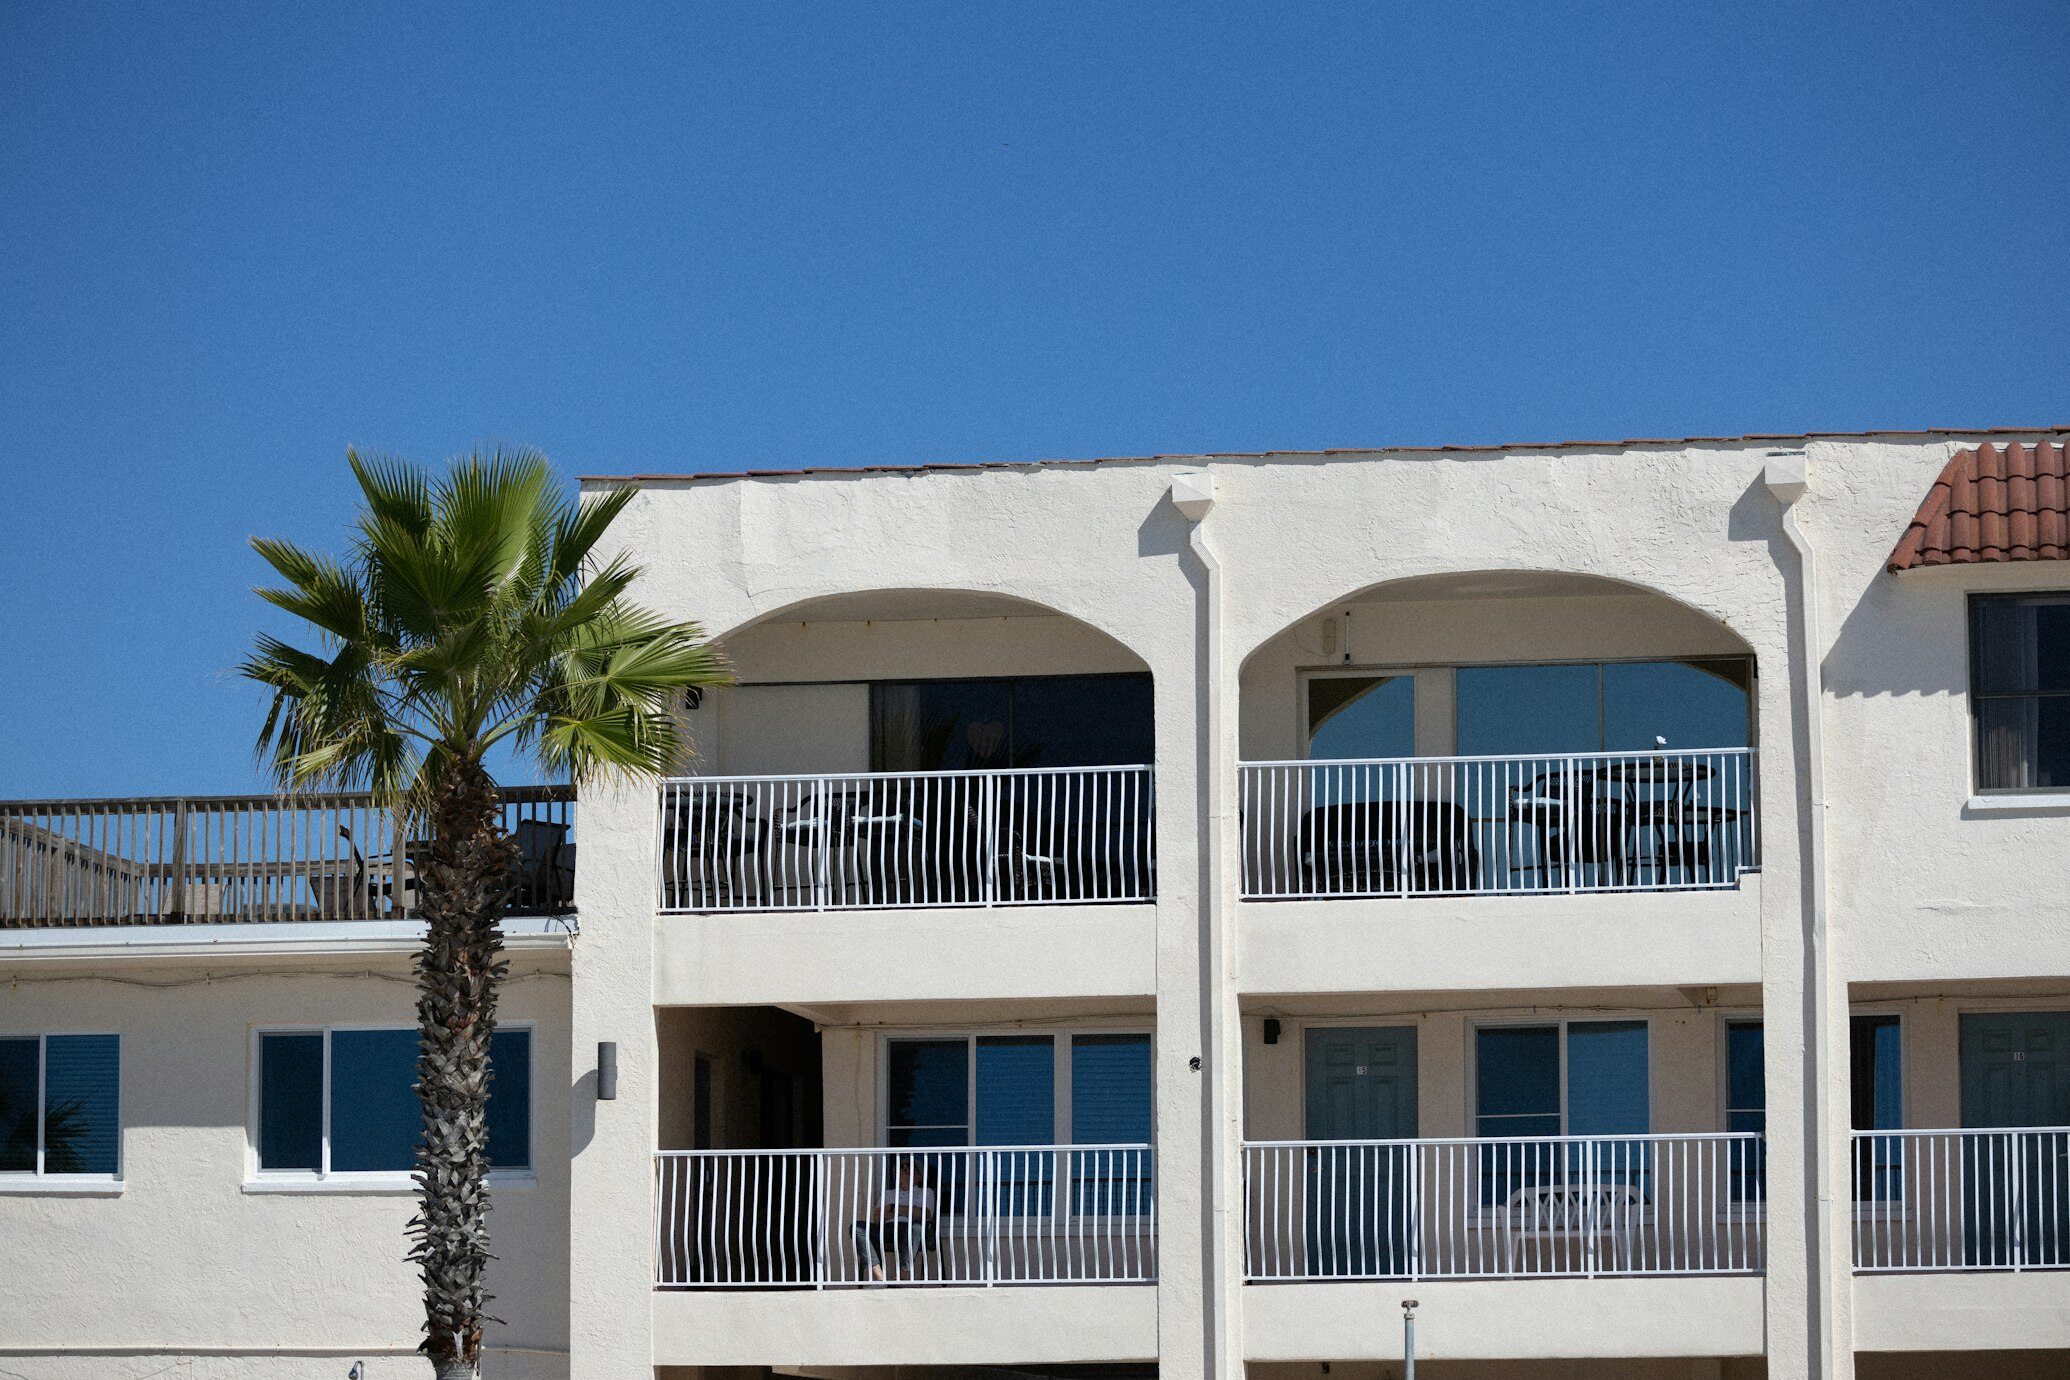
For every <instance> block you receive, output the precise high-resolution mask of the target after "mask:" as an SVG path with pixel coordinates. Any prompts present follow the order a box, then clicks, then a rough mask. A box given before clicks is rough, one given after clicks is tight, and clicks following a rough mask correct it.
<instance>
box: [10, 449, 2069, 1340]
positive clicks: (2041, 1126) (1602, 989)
mask: <svg viewBox="0 0 2070 1380" xmlns="http://www.w3.org/2000/svg"><path fill="white" fill-rule="evenodd" d="M2064 475H2065V459H2064V450H2063V447H2062V445H2061V444H2060V435H2059V434H2058V433H2049V432H2041V433H2034V432H2019V433H2012V432H2008V433H2004V434H1997V433H1908V434H1889V435H1868V436H1806V437H1790V438H1769V437H1757V438H1740V439H1730V440H1715V441H1674V442H1627V443H1617V444H1568V445H1554V446H1536V447H1529V446H1527V447H1507V448H1485V449H1476V448H1457V449H1431V450H1416V451H1373V452H1351V451H1346V452H1328V453H1321V454H1262V455H1230V456H1195V457H1183V458H1164V457H1157V458H1149V459H1132V460H1108V461H1098V462H1085V463H1059V464H1045V465H1000V466H969V467H958V466H930V467H921V468H914V469H899V470H867V471H857V470H833V469H825V470H798V471H783V472H768V473H756V472H750V473H748V474H745V475H713V476H700V477H681V476H673V477H672V476H637V477H636V478H637V480H638V482H639V484H640V485H641V490H642V491H641V494H640V496H639V497H638V498H637V499H636V500H635V502H634V503H633V505H632V506H631V507H630V508H629V509H628V510H627V512H626V514H625V516H624V518H623V519H622V521H621V524H620V527H619V535H620V537H621V539H622V540H623V541H624V543H625V544H626V546H627V547H628V549H630V550H631V551H632V553H633V554H634V555H635V556H636V557H637V558H638V559H639V560H640V561H641V562H642V563H643V564H644V565H645V566H646V567H647V572H648V573H647V576H646V577H645V581H644V584H643V589H642V597H643V599H644V600H645V601H646V602H648V603H650V604H653V605H655V606H657V607H660V608H662V609H665V610H666V611H668V612H670V613H671V614H680V615H685V616H692V617H696V618H698V619H700V620H702V621H703V622H704V623H705V624H706V625H707V627H709V628H710V629H711V630H712V631H713V632H714V633H715V634H716V635H718V636H719V637H721V639H722V640H723V641H724V643H725V645H726V647H727V649H728V651H729V653H730V655H731V657H732V659H733V662H734V665H735V668H736V671H737V673H738V676H739V681H740V684H739V685H738V686H737V687H735V688H732V689H729V690H725V691H721V692H716V693H714V694H712V695H710V696H707V697H706V698H705V699H704V700H703V701H702V702H701V703H699V704H698V705H696V706H695V707H694V708H693V709H691V711H690V717H691V721H692V724H693V728H694V731H695V735H696V739H697V742H698V744H699V749H700V751H699V757H698V760H696V761H695V762H693V763H690V764H687V766H686V774H685V775H684V776H683V777H682V778H680V779H678V780H673V781H670V782H667V783H664V784H663V785H662V786H660V787H659V788H655V787H651V786H643V787H639V788H631V789H626V790H623V791H619V792H614V793H606V794H595V793H592V794H588V795H585V796H584V798H583V799H582V800H581V801H580V803H579V817H571V815H570V813H569V807H568V805H567V804H566V802H565V801H564V800H559V799H556V798H554V797H553V796H552V794H551V793H537V794H536V795H535V796H530V797H527V798H526V799H525V800H523V801H520V802H517V803H515V804H513V806H512V807H511V808H512V811H513V815H512V818H513V822H514V823H518V822H519V821H522V824H521V828H522V830H523V832H524V837H525V839H526V851H527V868H528V871H527V884H526V889H525V891H524V892H523V894H522V895H521V897H520V905H519V906H518V908H517V909H518V910H519V911H520V912H521V914H518V915H515V916H513V918H512V920H511V922H510V928H511V930H512V933H513V949H514V960H515V972H514V980H513V983H512V986H511V988H510V992H509V996H508V998H507V1007H506V1020H507V1024H508V1025H509V1026H510V1030H511V1034H512V1036H513V1037H514V1043H512V1044H511V1045H510V1046H509V1052H508V1054H507V1055H505V1054H499V1083H498V1097H499V1098H501V1099H502V1101H501V1102H500V1103H499V1104H498V1106H499V1113H498V1114H499V1116H500V1118H501V1119H500V1120H499V1121H498V1123H497V1125H498V1127H499V1132H498V1134H499V1135H500V1136H501V1137H502V1139H501V1140H500V1141H499V1142H498V1144H499V1145H501V1146H502V1147H503V1148H502V1149H500V1150H499V1149H494V1147H492V1151H493V1153H495V1155H496V1160H497V1164H498V1167H499V1173H498V1195H497V1200H496V1202H497V1206H496V1212H495V1216H494V1219H493V1225H494V1228H495V1231H496V1246H495V1249H496V1252H497V1254H498V1256H499V1258H500V1259H499V1264H498V1267H497V1270H498V1273H497V1276H496V1278H495V1280H494V1281H493V1283H492V1287H493V1289H494V1291H495V1292H496V1294H497V1295H498V1304H497V1306H496V1310H495V1311H496V1312H497V1313H498V1315H499V1316H500V1317H501V1318H502V1319H503V1320H504V1322H503V1323H502V1325H500V1326H499V1327H497V1328H495V1329H494V1330H493V1331H492V1334H491V1345H492V1351H491V1354H490V1357H489V1363H488V1373H489V1374H490V1375H491V1376H496V1377H502V1376H517V1377H530V1376H535V1375H536V1376H573V1377H579V1378H580V1380H603V1377H621V1376H628V1375H653V1376H656V1377H693V1376H703V1375H757V1374H767V1373H772V1372H773V1373H775V1374H793V1375H810V1376H828V1377H854V1380H878V1377H885V1378H886V1380H888V1378H889V1377H892V1376H899V1377H918V1376H930V1375H940V1376H948V1375H958V1374H1037V1375H1072V1376H1088V1377H1090V1376H1102V1377H1119V1376H1128V1375H1138V1374H1142V1375H1148V1374H1162V1375H1167V1376H1214V1377H1234V1376H1239V1375H1249V1376H1252V1377H1257V1378H1258V1380H1282V1378H1283V1377H1286V1378H1291V1377H1307V1376H1319V1375H1323V1374H1325V1373H1327V1374H1329V1375H1331V1376H1345V1375H1349V1376H1361V1377H1377V1376H1382V1375H1387V1376H1392V1375H1397V1374H1399V1373H1400V1368H1401V1361H1400V1357H1401V1351H1402V1328H1401V1310H1400V1303H1401V1301H1402V1300H1403V1299H1405V1298H1414V1299H1416V1300H1418V1301H1419V1309H1418V1314H1417V1337H1418V1343H1419V1354H1420V1368H1421V1373H1422V1374H1424V1375H1425V1376H1427V1377H1439V1378H1440V1380H1442V1377H1448V1376H1489V1377H1504V1378H1505V1380H1506V1378H1507V1377H1520V1378H1521V1377H1541V1376H1542V1377H1570V1376H1572V1377H1579V1376H1589V1377H1632V1380H1639V1378H1640V1377H1645V1378H1646V1380H1652V1377H1675V1380H1683V1377H1752V1376H1762V1375H1766V1376H1774V1377H1808V1376H1819V1377H1845V1376H1850V1375H1855V1374H1859V1375H1862V1376H1864V1377H1871V1376H1877V1377H1880V1376H1890V1377H1911V1376H1922V1377H1925V1376H1933V1377H1941V1376H1950V1377H1959V1376H2015V1377H2017V1376H2028V1375H2032V1376H2042V1375H2055V1374H2059V1373H2062V1371H2063V1369H2064V1368H2065V1367H2066V1366H2070V1272H2066V1269H2070V1129H2063V1128H2066V1127H2070V1068H2066V1067H2065V1066H2064V1065H2063V1062H2062V1061H2063V1058H2064V1053H2063V1050H2064V1047H2065V1045H2066V1042H2070V532H2066V530H2065V527H2066V522H2070V497H2066V495H2065V491H2064V490H2065V479H2064ZM585 482H586V483H587V484H589V485H590V486H592V487H604V486H608V485H611V484H614V483H620V482H624V478H600V479H595V480H589V481H585ZM1893 567H1899V568H1896V569H1893ZM325 811H329V812H330V813H325ZM283 820H286V821H288V822H287V823H283V822H282V821H283ZM341 823H342V824H343V825H344V831H343V832H342V833H341V832H340V830H339V828H338V827H337V826H338V825H340V824H341ZM0 830H4V832H0V850H4V851H0V916H7V917H10V918H9V919H8V920H7V921H5V922H0V1280H4V1284H0V1375H6V1374H18V1375H24V1376H32V1377H36V1378H37V1380H43V1378H44V1377H71V1376H86V1375H93V1376H95V1377H103V1376H110V1375H116V1376H121V1375H134V1376H137V1377H142V1376H145V1375H152V1374H163V1373H172V1374H191V1375H197V1376H226V1377H228V1376H236V1377H246V1376H250V1377H269V1378H270V1377H275V1376H280V1377H285V1376H304V1375H338V1376H343V1375H345V1374H346V1372H347V1370H348V1368H349V1367H351V1366H352V1365H353V1364H354V1363H355V1362H361V1363H363V1364H364V1372H363V1373H364V1375H365V1376H366V1377H368V1380H375V1378H376V1377H388V1376H396V1375H407V1374H414V1373H415V1369H414V1367H415V1366H416V1365H417V1363H416V1362H415V1361H413V1360H412V1359H411V1358H410V1356H409V1352H410V1349H411V1347H412V1346H413V1345H414V1343H415V1339H416V1335H417V1333H416V1326H417V1324H416V1315H415V1308H414V1305H415V1292H414V1284H413V1281H412V1278H411V1276H410V1274H409V1271H408V1269H407V1268H406V1267H405V1266H403V1265H402V1264H401V1263H400V1245H399V1243H400V1241H401V1232H402V1224H403V1222H404V1220H405V1219H406V1218H407V1217H408V1215H409V1203H408V1198H407V1180H406V1178H405V1177H404V1176H401V1175H400V1174H398V1173H397V1172H396V1170H395V1168H394V1165H395V1162H396V1156H397V1155H398V1154H399V1153H401V1152H402V1150H406V1144H404V1145H402V1146H401V1147H400V1149H399V1147H398V1143H397V1141H396V1138H395V1133H394V1131H393V1124H394V1113H393V1108H394V1106H395V1105H396V1097H397V1095H398V1094H397V1092H396V1089H395V1087H394V1086H393V1084H394V1081H395V1080H394V1078H393V1077H388V1078H387V1080H386V1081H385V1082H384V1081H383V1075H382V1074H381V1072H380V1070H381V1069H383V1068H386V1067H388V1065H387V1064H384V1063H383V1062H382V1061H383V1060H384V1059H388V1060H390V1061H391V1062H392V1059H393V1044H392V1039H391V1037H390V1036H389V1035H388V1034H387V1032H388V1031H390V1030H392V1029H394V1028H396V1027H400V1026H406V1025H407V1024H408V1022H409V1016H410V1000H411V998H410V988H409V986H408V982H407V972H408V970H407V960H406V954H407V949H408V945H409V942H410V941H409V934H410V929H411V926H410V922H408V921H407V920H406V919H399V918H394V917H395V915H396V913H397V911H398V909H399V908H406V906H407V894H408V882H407V871H408V868H407V855H408V845H407V841H402V842H401V843H400V845H399V846H398V843H397V841H396V840H395V838H394V834H393V830H392V828H390V827H389V826H388V822H385V821H383V820H382V819H380V818H378V817H376V816H374V815H372V814H371V812H367V811H364V810H362V809H358V808H357V807H355V806H353V805H351V803H350V802H337V803H334V804H332V805H328V806H323V807H315V808H304V809H299V810H296V811H285V810H281V809H278V808H276V807H273V806H272V805H270V804H269V803H267V802H257V801H254V802H242V803H239V802H184V803H175V802H112V803H98V804H94V803H86V802H70V803H65V804H55V805H54V804H51V803H40V804H29V805H9V806H6V807H4V809H0ZM578 840H579V850H580V859H581V862H580V868H579V870H578V869H576V868H575V867H574V857H575V850H576V847H577V843H578ZM571 877H572V882H571V881H570V878H571ZM571 888H572V890H571ZM571 901H572V904H570V902H571ZM116 922H119V923H116ZM578 922H579V923H578ZM10 1077H12V1078H13V1080H14V1081H13V1083H12V1084H11V1085H10V1084H9V1083H8V1082H7V1080H8V1079H9V1078H10ZM25 1080H27V1081H25ZM10 1086H11V1087H12V1088H13V1090H14V1091H13V1092H12V1094H9V1093H8V1091H7V1089H8V1088H9V1087H10ZM28 1087H33V1089H34V1091H33V1092H24V1091H23V1089H24V1088H28ZM403 1093H404V1094H406V1093H407V1087H406V1085H405V1086H404V1088H403ZM520 1093H521V1094H522V1096H520ZM606 1094H609V1095H608V1096H606ZM10 1096H11V1098H12V1101H11V1102H9V1101H8V1100H7V1099H8V1098H9V1097H10ZM8 1106H12V1107H13V1108H15V1109H16V1111H15V1114H14V1116H13V1122H14V1124H13V1125H12V1126H10V1125H9V1124H8V1112H7V1110H6V1108H7V1107H8ZM22 1108H27V1109H28V1111H29V1112H30V1113H33V1116H29V1117H28V1118H27V1120H28V1121H29V1122H32V1123H33V1125H30V1127H29V1129H28V1130H26V1131H25V1130H23V1129H22V1128H23V1124H24V1114H23V1113H22V1112H21V1110H20V1109H22ZM2049 1128H2055V1129H2049ZM24 1145H26V1146H27V1147H28V1150H27V1152H26V1154H27V1166H26V1168H25V1167H23V1166H24V1159H23V1157H24V1153H25V1152H24V1151H23V1150H22V1148H21V1147H22V1146H24ZM506 1166H507V1167H506ZM879 1276H882V1278H879Z"/></svg>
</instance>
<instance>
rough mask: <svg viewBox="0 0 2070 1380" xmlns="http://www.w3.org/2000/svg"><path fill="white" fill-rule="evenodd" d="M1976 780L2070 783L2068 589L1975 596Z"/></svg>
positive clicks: (1999, 787) (2052, 786)
mask: <svg viewBox="0 0 2070 1380" xmlns="http://www.w3.org/2000/svg"><path fill="white" fill-rule="evenodd" d="M1969 607H1970V633H1969V645H1970V698H1971V705H1972V712H1973V713H1974V715H1975V718H1976V754H1977V787H1978V789H1980V790H1986V791H2008V790H2010V791H2017V790H2064V789H2070V595H2065V594H1978V595H1972V596H1971V597H1970V605H1969Z"/></svg>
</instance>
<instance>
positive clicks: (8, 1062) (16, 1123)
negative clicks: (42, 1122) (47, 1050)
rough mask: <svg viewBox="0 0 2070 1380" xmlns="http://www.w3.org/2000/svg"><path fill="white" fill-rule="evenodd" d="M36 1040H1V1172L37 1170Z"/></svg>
mask: <svg viewBox="0 0 2070 1380" xmlns="http://www.w3.org/2000/svg"><path fill="white" fill-rule="evenodd" d="M36 1061H37V1054H36V1041H35V1040H34V1039H33V1038H31V1039H27V1040H0V1173H6V1174H32V1173H34V1172H35V1170H36Z"/></svg>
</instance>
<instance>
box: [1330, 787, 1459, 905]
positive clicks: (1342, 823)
mask: <svg viewBox="0 0 2070 1380" xmlns="http://www.w3.org/2000/svg"><path fill="white" fill-rule="evenodd" d="M1301 871H1302V875H1303V878H1304V880H1305V881H1306V883H1307V888H1308V890H1309V891H1311V892H1317V891H1320V892H1332V893H1352V894H1365V895H1384V894H1390V893H1396V892H1404V891H1406V892H1445V891H1467V890H1470V889H1472V887H1473V886H1474V885H1475V879H1476V878H1478V877H1479V875H1480V854H1479V850H1478V849H1477V848H1476V846H1475V843H1474V835H1473V821H1472V820H1471V819H1470V818H1469V817H1468V815H1467V813H1466V811H1465V809H1464V808H1462V807H1461V806H1459V805H1456V804H1454V803H1452V802H1451V801H1449V800H1360V801H1352V802H1349V803H1346V804H1342V805H1318V806H1317V807H1315V808H1314V809H1312V810H1310V811H1308V812H1307V813H1306V814H1305V815H1303V816H1302V817H1301Z"/></svg>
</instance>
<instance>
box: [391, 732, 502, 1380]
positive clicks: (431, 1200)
mask: <svg viewBox="0 0 2070 1380" xmlns="http://www.w3.org/2000/svg"><path fill="white" fill-rule="evenodd" d="M517 860H518V850H517V844H516V843H515V842H514V841H512V840H511V839H510V838H509V837H508V836H507V835H506V834H505V833H504V832H503V829H502V825H501V821H500V815H499V811H498V808H497V800H496V783H495V782H493V781H491V780H490V779H489V774H488V773H487V772H486V771H484V770H483V769H482V768H481V766H480V765H479V764H478V763H474V762H462V763H460V764H458V765H456V766H454V767H453V768H452V769H451V770H450V771H448V772H447V773H446V775H445V778H444V780H443V781H442V782H441V783H440V785H439V790H438V795H437V798H436V799H435V800H434V802H433V805H432V820H431V843H430V849H429V854H428V856H427V857H425V858H424V859H423V860H422V861H421V862H420V863H419V865H418V869H417V886H418V899H419V905H420V908H421V910H422V912H423V915H424V928H425V934H424V948H423V950H422V951H421V952H420V953H419V954H418V955H417V1023H418V1029H419V1034H420V1036H421V1039H422V1045H421V1048H420V1050H419V1053H418V1057H417V1094H418V1097H419V1099H420V1100H421V1101H422V1103H423V1105H424V1143H423V1145H422V1146H421V1147H420V1148H419V1149H418V1151H417V1195H418V1208H417V1216H416V1218H415V1219H414V1220H412V1221H411V1223H410V1235H411V1239H412V1241H413V1244H412V1246H411V1248H410V1257H409V1258H410V1260H411V1261H412V1262H413V1263H414V1264H416V1265H417V1267H418V1269H419V1271H420V1272H421V1273H422V1275H423V1279H424V1319H425V1320H424V1332H425V1336H424V1342H423V1350H424V1353H425V1355H427V1356H429V1357H430V1358H431V1361H432V1363H433V1365H434V1367H435V1368H436V1370H437V1374H438V1377H439V1380H471V1377H473V1376H474V1375H475V1374H476V1372H477V1370H478V1368H479V1366H480V1358H481V1343H482V1327H483V1324H484V1323H485V1322H486V1321H487V1316H486V1313H485V1312H484V1310H485V1309H486V1307H487V1305H488V1302H489V1295H488V1294H487V1293H485V1292H484V1291H483V1289H482V1275H483V1272H484V1271H485V1270H486V1268H487V1266H488V1262H489V1258H490V1257H489V1229H488V1214H489V1191H488V1185H487V1182H486V1179H487V1175H488V1168H489V1164H488V1154H487V1152H488V1120H487V1106H488V1094H489V1068H488V1060H489V1038H490V1036H491V1035H493V1034H494V1033H495V1030H496V991H497V987H498V984H500V983H501V981H502V979H503V975H504V972H505V971H506V969H507V967H508V965H507V964H506V963H505V962H504V961H503V957H502V953H503V934H502V930H501V927H500V925H499V923H498V921H499V920H500V918H501V916H502V914H503V907H504V904H505V902H506V901H507V900H508V899H509V897H510V893H511V889H512V887H513V885H514V883H515V880H516V875H517Z"/></svg>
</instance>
